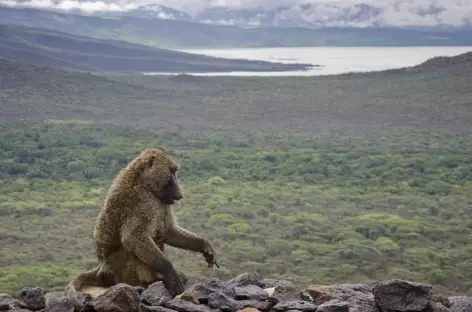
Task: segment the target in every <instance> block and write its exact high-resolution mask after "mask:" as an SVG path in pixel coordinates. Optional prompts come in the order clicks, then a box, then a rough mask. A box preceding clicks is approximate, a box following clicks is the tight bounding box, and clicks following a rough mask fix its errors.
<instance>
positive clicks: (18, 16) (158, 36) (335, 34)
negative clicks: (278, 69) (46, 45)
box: [0, 6, 472, 49]
mask: <svg viewBox="0 0 472 312" xmlns="http://www.w3.org/2000/svg"><path fill="white" fill-rule="evenodd" d="M0 19H1V20H2V22H3V23H5V24H14V25H23V26H30V27H41V28H48V29H52V30H61V31H65V32H69V33H72V34H75V35H82V36H88V37H94V38H99V39H120V40H124V41H129V42H133V43H139V44H145V45H150V46H155V47H160V48H173V49H175V48H205V47H214V48H226V47H227V48H231V47H310V46H313V47H314V46H454V45H455V46H470V45H472V28H471V29H452V30H451V29H419V30H418V29H401V28H392V27H390V28H389V27H377V28H352V27H324V28H317V29H309V28H302V27H285V28H274V27H259V28H242V27H236V26H229V25H212V24H204V23H195V22H192V21H179V20H171V19H159V18H138V17H133V16H118V17H113V16H108V17H99V16H90V15H78V14H71V13H60V12H52V11H48V10H40V9H31V8H22V9H19V8H10V7H6V6H0Z"/></svg>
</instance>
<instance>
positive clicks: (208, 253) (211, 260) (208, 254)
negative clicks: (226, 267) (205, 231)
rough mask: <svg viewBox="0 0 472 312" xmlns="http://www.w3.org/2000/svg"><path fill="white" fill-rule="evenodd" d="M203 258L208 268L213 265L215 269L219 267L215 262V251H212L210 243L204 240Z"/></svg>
mask: <svg viewBox="0 0 472 312" xmlns="http://www.w3.org/2000/svg"><path fill="white" fill-rule="evenodd" d="M203 256H204V257H205V260H206V262H207V263H208V267H209V268H212V267H213V265H216V267H217V268H219V267H220V266H219V265H218V263H217V262H216V255H215V251H214V250H213V248H212V247H211V245H210V243H209V242H208V241H207V240H205V243H204V245H203Z"/></svg>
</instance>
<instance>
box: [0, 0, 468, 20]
mask: <svg viewBox="0 0 472 312" xmlns="http://www.w3.org/2000/svg"><path fill="white" fill-rule="evenodd" d="M18 3H19V2H17V1H15V0H0V4H4V5H9V6H17V5H18ZM146 4H162V5H165V6H168V7H171V8H174V9H178V10H182V11H185V12H187V13H189V14H191V15H194V14H196V13H198V12H200V11H201V10H203V9H205V8H209V7H219V6H225V7H233V8H250V7H263V8H266V9H273V8H275V7H280V6H284V7H287V8H288V9H287V10H286V11H285V12H283V13H281V16H280V18H281V19H284V18H285V19H298V20H301V21H303V22H304V23H305V24H310V23H312V24H313V25H316V24H320V23H322V24H323V25H326V26H360V27H366V26H372V25H390V26H434V25H440V24H441V25H451V26H461V25H464V24H471V23H472V0H136V1H127V2H126V0H116V1H113V0H98V1H92V0H86V1H82V0H25V1H22V2H21V5H22V6H27V7H36V8H55V9H59V10H65V11H70V10H74V9H80V10H83V11H85V12H89V13H93V12H96V11H126V10H130V9H134V8H136V7H138V6H141V5H146ZM358 4H367V5H368V8H369V9H368V10H364V11H362V10H361V8H360V7H359V6H356V5H358ZM307 5H308V6H307ZM310 5H311V9H310ZM307 7H308V8H309V9H307ZM364 9H365V7H364ZM218 19H219V18H218ZM219 22H220V23H230V24H231V23H232V21H231V20H227V21H225V20H224V19H223V20H221V19H219ZM248 23H252V24H253V25H257V24H258V23H259V21H257V19H251V20H250V21H249V22H248Z"/></svg>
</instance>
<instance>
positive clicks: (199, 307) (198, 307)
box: [164, 298, 212, 312]
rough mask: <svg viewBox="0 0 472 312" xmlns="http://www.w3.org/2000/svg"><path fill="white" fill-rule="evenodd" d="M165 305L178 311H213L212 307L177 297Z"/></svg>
mask: <svg viewBox="0 0 472 312" xmlns="http://www.w3.org/2000/svg"><path fill="white" fill-rule="evenodd" d="M164 307H165V308H168V309H171V310H175V311H178V312H212V310H211V309H210V307H208V306H206V305H203V304H195V303H192V302H190V301H187V300H182V299H175V298H174V299H172V300H171V301H169V302H167V303H165V304H164Z"/></svg>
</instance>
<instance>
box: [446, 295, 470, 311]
mask: <svg viewBox="0 0 472 312" xmlns="http://www.w3.org/2000/svg"><path fill="white" fill-rule="evenodd" d="M449 301H450V302H451V307H450V308H449V310H450V311H451V312H470V311H472V297H468V296H454V297H449Z"/></svg>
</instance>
